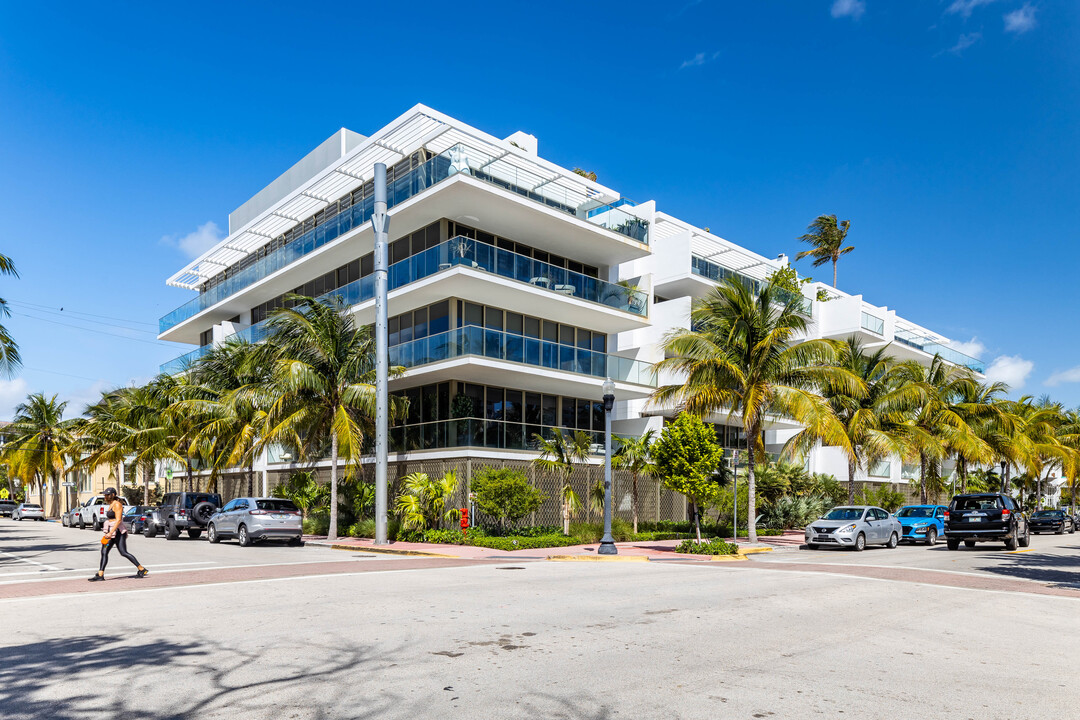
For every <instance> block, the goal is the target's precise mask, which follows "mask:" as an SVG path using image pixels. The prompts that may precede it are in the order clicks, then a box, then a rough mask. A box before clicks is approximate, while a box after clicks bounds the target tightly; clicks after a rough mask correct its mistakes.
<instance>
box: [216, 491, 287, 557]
mask: <svg viewBox="0 0 1080 720" xmlns="http://www.w3.org/2000/svg"><path fill="white" fill-rule="evenodd" d="M302 534H303V528H302V526H301V522H300V510H298V509H297V507H296V505H293V503H292V501H291V500H283V499H281V498H255V497H247V498H236V499H235V500H230V501H229V503H228V504H227V505H226V506H225V507H223V508H221V510H219V511H218V512H217V513H215V514H214V516H213V517H212V518H210V524H209V525H208V526H207V529H206V539H207V540H209V541H210V542H212V543H216V542H219V541H221V540H222V539H223V538H227V537H234V538H236V539H237V540H239V541H240V544H241V545H242V546H244V547H247V546H248V545H251V544H253V543H255V542H258V541H260V540H287V541H288V542H289V544H290V545H300V544H302V541H301V540H300V536H301V535H302Z"/></svg>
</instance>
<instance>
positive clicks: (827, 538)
mask: <svg viewBox="0 0 1080 720" xmlns="http://www.w3.org/2000/svg"><path fill="white" fill-rule="evenodd" d="M830 539H831V538H829V537H827V536H825V535H818V536H817V537H815V538H814V540H818V541H827V540H830Z"/></svg>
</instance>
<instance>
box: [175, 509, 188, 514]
mask: <svg viewBox="0 0 1080 720" xmlns="http://www.w3.org/2000/svg"><path fill="white" fill-rule="evenodd" d="M177 515H187V510H181V511H179V512H178V513H177Z"/></svg>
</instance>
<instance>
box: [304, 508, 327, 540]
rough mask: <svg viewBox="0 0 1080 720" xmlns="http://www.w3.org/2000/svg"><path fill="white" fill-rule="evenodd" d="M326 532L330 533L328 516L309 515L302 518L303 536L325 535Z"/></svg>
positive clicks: (325, 514) (318, 513)
mask: <svg viewBox="0 0 1080 720" xmlns="http://www.w3.org/2000/svg"><path fill="white" fill-rule="evenodd" d="M328 532H330V516H329V515H328V514H327V513H324V512H316V513H311V514H310V515H308V516H307V517H306V518H304V534H305V535H326V534H327V533H328Z"/></svg>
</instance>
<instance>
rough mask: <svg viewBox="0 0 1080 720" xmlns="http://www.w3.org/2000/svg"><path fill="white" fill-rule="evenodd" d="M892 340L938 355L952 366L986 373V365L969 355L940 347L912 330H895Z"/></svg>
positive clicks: (936, 342) (939, 344)
mask: <svg viewBox="0 0 1080 720" xmlns="http://www.w3.org/2000/svg"><path fill="white" fill-rule="evenodd" d="M893 339H895V340H896V342H898V343H902V344H904V345H907V346H908V347H913V348H915V349H916V350H922V351H923V352H924V353H928V354H930V355H940V356H941V359H942V360H946V361H948V362H951V363H952V364H953V365H960V366H962V367H966V368H969V369H971V370H974V371H975V372H977V373H983V374H985V373H986V364H985V363H984V362H983V361H982V360H977V359H976V358H973V357H971V356H970V355H965V354H964V353H962V352H960V351H959V350H953V349H952V348H951V347H949V346H948V345H942V344H941V343H939V342H938V341H936V340H934V339H933V338H928V337H926V336H925V335H920V334H918V333H916V332H914V331H912V330H897V331H896V332H895V333H894V334H893Z"/></svg>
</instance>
